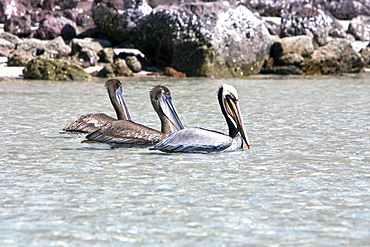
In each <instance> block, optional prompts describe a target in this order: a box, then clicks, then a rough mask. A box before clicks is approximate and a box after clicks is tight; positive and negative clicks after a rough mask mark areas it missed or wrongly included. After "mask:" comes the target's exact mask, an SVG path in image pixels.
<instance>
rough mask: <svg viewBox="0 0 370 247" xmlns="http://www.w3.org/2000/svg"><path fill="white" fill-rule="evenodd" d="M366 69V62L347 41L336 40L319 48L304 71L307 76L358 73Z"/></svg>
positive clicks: (304, 65)
mask: <svg viewBox="0 0 370 247" xmlns="http://www.w3.org/2000/svg"><path fill="white" fill-rule="evenodd" d="M364 67H365V61H364V60H363V58H362V57H361V55H360V54H359V53H357V52H356V51H355V50H354V49H353V48H352V46H351V43H350V42H349V41H347V40H345V39H334V40H333V41H330V42H329V43H328V44H327V45H325V46H322V47H319V48H318V49H316V50H315V51H314V53H313V54H312V55H311V56H310V57H309V58H307V59H305V61H304V64H303V66H302V70H303V71H304V72H305V74H307V75H314V74H340V73H358V72H360V71H362V69H363V68H364Z"/></svg>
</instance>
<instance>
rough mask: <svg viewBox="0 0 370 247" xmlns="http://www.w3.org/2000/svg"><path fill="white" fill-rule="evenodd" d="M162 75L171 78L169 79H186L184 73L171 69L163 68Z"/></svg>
mask: <svg viewBox="0 0 370 247" xmlns="http://www.w3.org/2000/svg"><path fill="white" fill-rule="evenodd" d="M164 75H167V76H171V77H186V74H185V73H182V72H179V71H177V70H175V69H174V68H171V67H166V68H164Z"/></svg>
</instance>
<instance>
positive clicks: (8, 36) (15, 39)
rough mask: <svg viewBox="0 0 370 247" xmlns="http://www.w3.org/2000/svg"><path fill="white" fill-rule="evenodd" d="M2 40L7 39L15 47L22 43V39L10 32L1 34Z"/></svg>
mask: <svg viewBox="0 0 370 247" xmlns="http://www.w3.org/2000/svg"><path fill="white" fill-rule="evenodd" d="M0 39H5V40H7V41H9V42H11V43H12V44H14V45H15V46H16V45H18V44H19V43H21V42H22V39H20V38H18V36H16V35H14V34H11V33H8V32H2V33H0Z"/></svg>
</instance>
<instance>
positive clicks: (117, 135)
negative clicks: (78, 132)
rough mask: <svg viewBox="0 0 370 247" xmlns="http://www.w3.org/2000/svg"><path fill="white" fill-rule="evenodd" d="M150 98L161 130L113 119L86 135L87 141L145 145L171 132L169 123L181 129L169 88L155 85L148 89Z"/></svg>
mask: <svg viewBox="0 0 370 247" xmlns="http://www.w3.org/2000/svg"><path fill="white" fill-rule="evenodd" d="M150 100H151V103H152V105H153V108H154V110H155V111H156V112H157V114H158V116H159V119H160V121H161V131H158V130H155V129H152V128H149V127H146V126H144V125H141V124H138V123H135V122H132V121H130V120H119V121H113V122H110V123H108V124H106V125H104V126H103V127H102V128H100V129H98V130H96V131H94V132H93V133H91V134H89V135H87V136H86V138H87V140H88V141H97V142H105V143H109V144H111V145H112V146H113V147H130V146H138V147H140V146H142V147H145V146H146V147H147V146H148V145H153V144H154V143H157V142H159V141H161V140H163V139H164V138H165V137H166V136H167V135H168V134H170V133H172V127H171V124H173V125H174V126H175V127H176V128H177V129H183V128H184V126H183V125H182V123H181V120H180V118H179V117H178V115H177V112H176V110H175V107H174V106H173V104H172V97H171V93H170V90H169V89H168V88H167V87H165V86H161V85H157V86H155V87H153V88H152V89H151V90H150Z"/></svg>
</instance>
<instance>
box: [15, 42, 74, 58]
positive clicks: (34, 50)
mask: <svg viewBox="0 0 370 247" xmlns="http://www.w3.org/2000/svg"><path fill="white" fill-rule="evenodd" d="M20 50H23V51H24V52H26V53H29V54H30V55H31V56H33V57H36V56H43V57H44V58H57V57H66V56H68V55H69V53H70V52H71V48H70V47H69V46H68V45H66V44H65V43H64V41H63V39H62V38H61V37H57V38H55V39H53V40H38V39H33V38H32V39H25V40H23V42H21V43H19V44H18V46H17V50H16V51H20Z"/></svg>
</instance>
